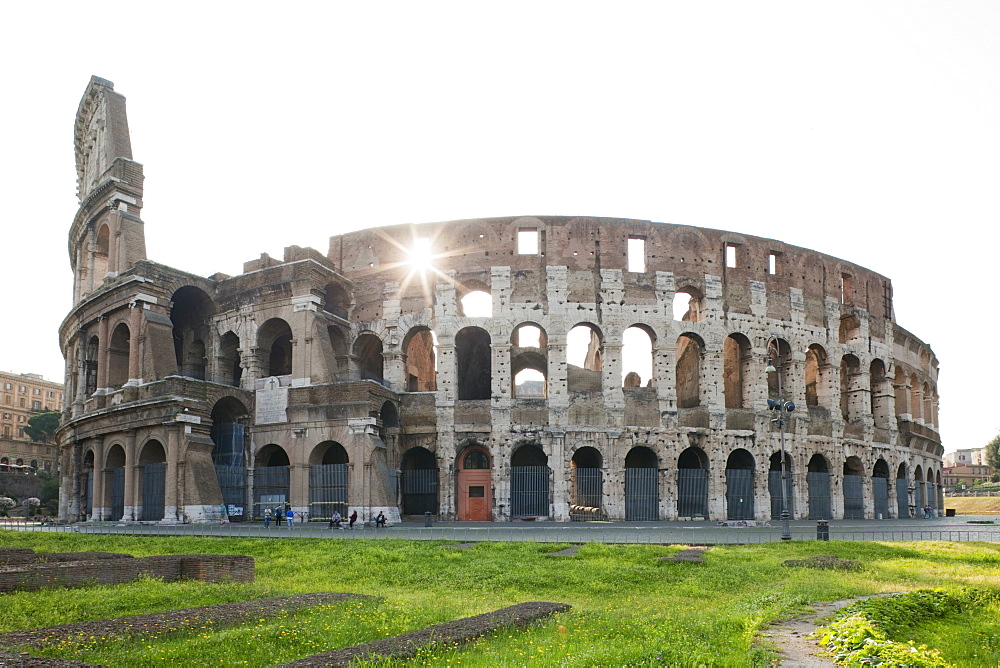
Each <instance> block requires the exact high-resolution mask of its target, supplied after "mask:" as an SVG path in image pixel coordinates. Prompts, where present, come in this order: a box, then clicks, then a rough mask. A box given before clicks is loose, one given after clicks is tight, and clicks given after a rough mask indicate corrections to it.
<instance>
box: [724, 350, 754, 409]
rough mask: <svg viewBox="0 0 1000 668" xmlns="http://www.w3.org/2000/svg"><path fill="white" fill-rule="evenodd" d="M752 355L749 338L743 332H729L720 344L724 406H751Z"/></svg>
mask: <svg viewBox="0 0 1000 668" xmlns="http://www.w3.org/2000/svg"><path fill="white" fill-rule="evenodd" d="M752 364H753V355H751V352H750V339H748V338H747V337H746V336H744V335H743V334H730V335H729V336H727V337H726V340H725V342H724V343H723V345H722V369H723V370H722V378H723V393H724V394H725V397H726V408H751V407H752V406H753V403H752V397H753V389H752V387H751V386H750V384H749V381H750V379H751V378H752V377H753V374H752V373H751V372H750V370H751V368H752Z"/></svg>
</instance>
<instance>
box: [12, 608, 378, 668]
mask: <svg viewBox="0 0 1000 668" xmlns="http://www.w3.org/2000/svg"><path fill="white" fill-rule="evenodd" d="M348 598H371V597H369V596H365V595H363V594H329V593H318V594H300V595H298V596H281V597H275V598H262V599H258V600H255V601H238V602H236V603H223V604H221V605H204V606H200V607H197V608H184V609H182V610H169V611H167V612H157V613H153V614H148V615H133V616H131V617H118V618H115V619H101V620H97V621H92V622H77V623H75V624H63V625H61V626H48V627H45V628H40V629H30V630H26V631H11V632H9V633H2V634H0V645H3V646H6V647H37V646H40V645H45V644H47V643H52V642H62V641H64V640H69V641H73V640H74V638H80V639H84V638H89V637H91V636H98V637H102V638H111V637H119V638H120V637H126V636H138V635H146V634H149V635H160V634H163V633H170V632H172V631H180V630H183V629H188V628H198V627H203V626H206V625H208V626H218V627H221V626H227V625H233V624H239V623H241V622H243V621H245V620H247V619H253V618H259V617H274V616H276V615H278V614H279V613H281V612H284V611H286V610H298V609H301V608H309V607H313V606H317V605H323V604H324V603H328V602H330V601H341V600H344V599H348ZM3 660H6V659H0V668H3V666H4V664H3V663H2V661H3ZM39 660H40V659H39ZM10 665H16V664H10ZM22 665H28V664H22ZM39 665H48V664H39ZM55 665H84V664H55Z"/></svg>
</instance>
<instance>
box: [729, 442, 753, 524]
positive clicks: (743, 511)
mask: <svg viewBox="0 0 1000 668" xmlns="http://www.w3.org/2000/svg"><path fill="white" fill-rule="evenodd" d="M753 472H754V460H753V455H752V454H750V453H749V452H748V451H746V450H744V449H742V448H739V449H737V450H733V451H732V453H730V455H729V458H728V459H727V460H726V518H727V519H730V520H752V519H753V518H754V503H753V501H754V498H753V497H754V493H753V492H754V490H753Z"/></svg>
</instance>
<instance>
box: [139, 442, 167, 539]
mask: <svg viewBox="0 0 1000 668" xmlns="http://www.w3.org/2000/svg"><path fill="white" fill-rule="evenodd" d="M139 466H140V467H141V469H142V475H141V477H140V478H139V484H140V485H141V486H142V487H141V489H140V490H139V499H140V500H141V502H142V507H141V508H139V509H138V511H139V513H138V514H139V519H140V520H141V521H143V522H159V521H160V520H162V519H163V497H164V490H165V489H166V477H167V453H166V451H164V449H163V444H162V443H160V442H159V441H149V442H148V443H146V444H145V445H144V446H143V447H142V453H141V454H140V455H139Z"/></svg>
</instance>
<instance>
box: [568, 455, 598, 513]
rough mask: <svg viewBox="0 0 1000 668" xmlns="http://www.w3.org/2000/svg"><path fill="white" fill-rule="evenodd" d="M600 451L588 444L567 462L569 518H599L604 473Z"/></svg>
mask: <svg viewBox="0 0 1000 668" xmlns="http://www.w3.org/2000/svg"><path fill="white" fill-rule="evenodd" d="M602 465H603V460H602V458H601V453H600V452H599V451H598V450H597V449H596V448H592V447H589V446H585V447H582V448H579V449H578V450H577V451H576V452H574V453H573V459H571V460H570V462H569V467H570V479H569V498H570V501H569V503H570V506H569V513H570V519H581V520H582V519H600V517H601V514H600V513H601V508H602V507H603V505H604V474H603V471H602V470H601V467H602Z"/></svg>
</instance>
